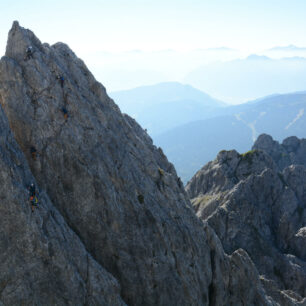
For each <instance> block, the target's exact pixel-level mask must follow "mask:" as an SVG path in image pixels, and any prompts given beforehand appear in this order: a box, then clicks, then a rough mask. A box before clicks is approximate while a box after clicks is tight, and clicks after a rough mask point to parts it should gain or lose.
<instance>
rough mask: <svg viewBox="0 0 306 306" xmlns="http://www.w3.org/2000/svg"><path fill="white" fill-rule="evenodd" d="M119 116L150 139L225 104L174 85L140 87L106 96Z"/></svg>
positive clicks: (200, 117) (176, 84)
mask: <svg viewBox="0 0 306 306" xmlns="http://www.w3.org/2000/svg"><path fill="white" fill-rule="evenodd" d="M110 96H111V97H112V98H113V99H114V100H115V101H116V103H117V104H118V105H119V107H120V109H121V111H122V112H124V113H127V114H128V115H130V116H132V117H133V118H135V119H136V120H137V121H138V122H139V123H140V124H141V125H142V127H143V128H145V129H147V130H148V132H149V134H150V135H151V136H155V135H158V134H160V133H162V132H165V131H167V130H169V129H171V128H174V127H176V126H179V125H182V124H186V123H188V122H192V121H196V120H201V119H205V118H208V117H210V116H212V113H213V112H214V111H215V110H216V109H217V108H220V107H222V106H225V105H226V104H225V103H223V102H221V101H219V100H216V99H214V98H212V97H210V96H209V95H207V94H206V93H204V92H202V91H200V90H198V89H195V88H193V87H192V86H190V85H183V84H180V83H177V82H165V83H159V84H156V85H152V86H142V87H138V88H134V89H131V90H123V91H117V92H112V93H110Z"/></svg>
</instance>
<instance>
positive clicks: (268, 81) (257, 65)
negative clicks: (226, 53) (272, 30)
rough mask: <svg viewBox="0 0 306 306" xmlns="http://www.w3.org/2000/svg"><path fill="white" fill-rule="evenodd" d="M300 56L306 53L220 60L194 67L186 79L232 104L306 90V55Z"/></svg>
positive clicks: (189, 82)
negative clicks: (277, 56) (278, 56)
mask: <svg viewBox="0 0 306 306" xmlns="http://www.w3.org/2000/svg"><path fill="white" fill-rule="evenodd" d="M285 48H289V49H292V48H293V47H292V46H288V47H285ZM276 49H277V50H278V51H281V50H280V49H279V48H276ZM286 50H287V49H286ZM299 50H300V49H299ZM278 51H277V52H278ZM282 51H283V50H282ZM291 51H292V50H291ZM295 51H296V50H295ZM270 52H276V50H275V49H274V50H271V51H270ZM286 54H287V56H288V53H286ZM305 55H306V53H305ZM301 56H304V55H303V54H298V53H296V56H294V57H286V58H281V59H272V58H270V57H267V56H265V55H261V56H260V55H250V56H248V57H247V58H244V59H235V60H231V61H226V62H222V61H218V62H214V63H210V64H207V65H204V66H202V67H199V68H197V69H195V70H193V71H192V72H190V73H189V74H187V75H186V77H185V78H184V82H186V83H188V84H191V85H192V86H194V87H196V88H198V89H200V90H203V91H204V92H207V93H209V94H211V95H212V96H213V97H217V98H218V99H221V100H223V101H225V102H229V103H242V102H245V101H248V100H251V99H255V98H257V97H260V96H267V95H271V94H274V93H286V92H295V91H300V90H304V89H305V79H306V58H304V57H301Z"/></svg>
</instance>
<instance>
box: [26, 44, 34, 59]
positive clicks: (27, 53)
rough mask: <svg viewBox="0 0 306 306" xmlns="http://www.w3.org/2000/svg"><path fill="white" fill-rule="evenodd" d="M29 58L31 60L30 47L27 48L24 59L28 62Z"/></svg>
mask: <svg viewBox="0 0 306 306" xmlns="http://www.w3.org/2000/svg"><path fill="white" fill-rule="evenodd" d="M31 58H33V47H32V46H28V47H27V49H26V56H25V59H26V60H29V59H31Z"/></svg>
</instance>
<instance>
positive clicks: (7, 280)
mask: <svg viewBox="0 0 306 306" xmlns="http://www.w3.org/2000/svg"><path fill="white" fill-rule="evenodd" d="M0 169H1V171H0V184H1V190H0V199H1V203H0V216H1V222H0V250H1V252H0V259H1V260H0V271H1V273H0V292H1V295H0V304H1V305H86V304H87V305H98V304H99V305H124V302H123V300H122V299H121V297H120V287H119V284H118V282H117V281H116V280H115V278H114V277H112V276H111V275H110V274H109V273H108V272H107V271H106V270H105V269H103V268H102V267H101V266H100V265H99V264H98V263H97V262H96V261H95V260H94V259H93V258H92V256H91V255H90V254H89V253H88V252H87V251H86V249H85V247H84V245H83V243H82V242H81V241H80V239H79V238H78V236H77V235H76V234H75V233H74V232H73V231H72V230H71V229H70V227H69V226H68V225H67V223H66V222H65V220H64V219H63V217H62V216H61V215H60V213H59V212H58V210H57V209H56V208H55V207H54V206H53V204H52V203H51V201H50V199H49V197H48V195H47V194H46V192H45V191H44V190H40V192H39V204H38V208H36V210H35V211H34V212H33V213H32V211H31V207H30V203H29V201H28V198H29V194H28V190H27V187H28V186H29V184H30V183H32V182H35V178H34V177H33V175H32V173H31V171H30V168H29V166H28V163H27V161H26V159H25V157H24V155H23V153H22V152H21V151H20V148H19V146H18V145H17V143H16V141H15V140H14V138H13V136H12V133H11V132H10V129H9V125H8V122H7V118H6V117H5V115H4V113H3V110H2V108H0Z"/></svg>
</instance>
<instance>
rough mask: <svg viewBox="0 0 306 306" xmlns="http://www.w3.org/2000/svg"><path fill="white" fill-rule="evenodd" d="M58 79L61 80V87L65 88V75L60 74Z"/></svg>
mask: <svg viewBox="0 0 306 306" xmlns="http://www.w3.org/2000/svg"><path fill="white" fill-rule="evenodd" d="M57 79H58V80H59V81H60V84H61V87H62V88H64V81H65V79H64V77H63V76H62V75H58V76H57Z"/></svg>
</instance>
